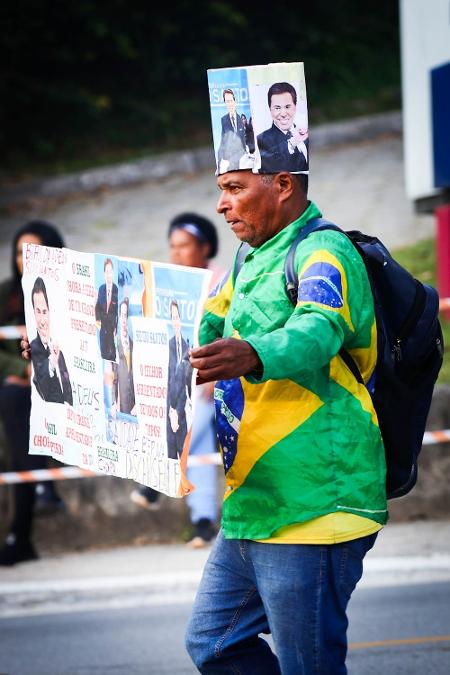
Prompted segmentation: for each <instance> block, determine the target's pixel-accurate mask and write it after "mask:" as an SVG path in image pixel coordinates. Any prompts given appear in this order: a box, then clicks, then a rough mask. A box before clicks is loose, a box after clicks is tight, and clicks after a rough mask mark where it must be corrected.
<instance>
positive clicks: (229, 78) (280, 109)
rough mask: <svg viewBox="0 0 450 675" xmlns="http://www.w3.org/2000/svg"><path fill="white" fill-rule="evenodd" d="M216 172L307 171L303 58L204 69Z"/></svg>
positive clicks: (307, 155)
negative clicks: (260, 64) (243, 170)
mask: <svg viewBox="0 0 450 675" xmlns="http://www.w3.org/2000/svg"><path fill="white" fill-rule="evenodd" d="M208 86H209V99H210V106H211V121H212V130H213V143H214V153H215V159H216V175H220V174H223V173H226V172H227V171H237V170H239V169H251V170H252V171H253V173H278V172H279V171H289V172H290V173H303V174H308V173H309V138H308V109H307V103H306V85H305V75H304V68H303V63H270V64H268V65H266V66H245V67H239V68H218V69H213V70H208Z"/></svg>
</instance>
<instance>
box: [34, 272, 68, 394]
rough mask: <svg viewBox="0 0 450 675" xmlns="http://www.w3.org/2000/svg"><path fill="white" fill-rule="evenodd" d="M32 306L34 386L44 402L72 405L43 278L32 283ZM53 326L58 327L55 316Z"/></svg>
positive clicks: (65, 368) (63, 361)
mask: <svg viewBox="0 0 450 675" xmlns="http://www.w3.org/2000/svg"><path fill="white" fill-rule="evenodd" d="M31 304H32V306H33V312H34V319H35V323H36V333H37V334H36V337H35V338H34V339H33V340H31V342H30V351H31V363H32V365H33V384H34V386H35V387H36V391H37V392H38V394H39V396H40V397H41V398H42V399H43V400H44V401H47V402H49V403H68V404H69V405H72V404H73V398H72V385H71V381H70V375H69V371H68V369H67V365H66V360H65V358H64V353H63V351H62V349H61V345H60V342H59V340H58V338H57V337H56V336H55V332H54V331H53V332H52V327H53V323H52V320H51V319H52V311H51V309H50V302H49V297H48V293H47V287H46V285H45V282H44V280H43V279H42V277H36V279H35V281H34V284H33V288H32V289H31ZM56 306H57V305H56ZM55 324H56V325H57V320H56V316H55Z"/></svg>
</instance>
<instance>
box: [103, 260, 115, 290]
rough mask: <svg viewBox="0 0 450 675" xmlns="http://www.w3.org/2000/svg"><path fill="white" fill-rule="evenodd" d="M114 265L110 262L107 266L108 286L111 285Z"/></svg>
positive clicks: (106, 277) (106, 279)
mask: <svg viewBox="0 0 450 675" xmlns="http://www.w3.org/2000/svg"><path fill="white" fill-rule="evenodd" d="M113 275H114V272H113V266H112V265H111V263H108V264H107V265H106V267H105V281H106V284H107V285H108V286H111V284H112V280H113Z"/></svg>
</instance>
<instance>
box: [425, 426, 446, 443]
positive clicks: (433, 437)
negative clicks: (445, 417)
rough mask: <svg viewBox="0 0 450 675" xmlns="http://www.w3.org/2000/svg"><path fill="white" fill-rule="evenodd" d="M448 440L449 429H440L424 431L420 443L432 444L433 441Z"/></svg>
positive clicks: (443, 441)
mask: <svg viewBox="0 0 450 675" xmlns="http://www.w3.org/2000/svg"><path fill="white" fill-rule="evenodd" d="M449 441H450V429H441V430H440V431H426V432H425V433H424V435H423V441H422V445H434V444H435V443H448V442H449Z"/></svg>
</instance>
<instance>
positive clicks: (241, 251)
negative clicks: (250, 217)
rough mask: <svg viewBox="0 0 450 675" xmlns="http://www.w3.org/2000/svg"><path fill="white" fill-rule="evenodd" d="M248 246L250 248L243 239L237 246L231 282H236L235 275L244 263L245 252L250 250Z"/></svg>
mask: <svg viewBox="0 0 450 675" xmlns="http://www.w3.org/2000/svg"><path fill="white" fill-rule="evenodd" d="M250 248H251V246H250V244H247V242H246V241H243V242H242V243H241V245H240V246H239V248H238V251H237V253H236V258H235V260H234V267H233V284H235V283H236V279H237V276H238V274H239V272H240V271H241V267H242V265H243V264H244V260H245V257H246V255H247V253H248V252H249V251H250Z"/></svg>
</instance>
